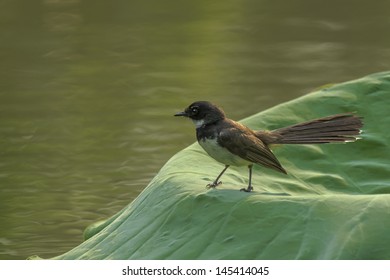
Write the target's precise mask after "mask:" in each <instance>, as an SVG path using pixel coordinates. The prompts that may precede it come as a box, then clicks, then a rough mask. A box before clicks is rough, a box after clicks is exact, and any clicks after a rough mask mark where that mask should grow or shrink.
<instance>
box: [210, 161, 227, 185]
mask: <svg viewBox="0 0 390 280" xmlns="http://www.w3.org/2000/svg"><path fill="white" fill-rule="evenodd" d="M228 167H229V165H225V168H224V169H223V170H222V172H221V173H219V175H218V177H217V179H215V180H214V182H212V183H210V184H207V186H206V188H208V189H210V188H215V187H216V186H218V185H220V184H222V182H221V181H218V180H219V178H221V176H222V175H223V173H225V171H226V169H228Z"/></svg>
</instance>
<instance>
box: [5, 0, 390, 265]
mask: <svg viewBox="0 0 390 280" xmlns="http://www.w3.org/2000/svg"><path fill="white" fill-rule="evenodd" d="M389 10H390V3H389V2H387V1H375V2H372V1H371V2H370V3H369V2H368V1H334V0H332V1H327V2H324V1H309V0H302V1H297V0H294V1H265V0H264V1H255V0H251V1H250V0H243V1H242V0H241V1H238V0H237V1H219V2H215V1H206V0H201V1H178V0H169V1H157V0H155V1H150V0H149V1H124V0H122V1H120V0H114V1H98V0H93V1H92V0H84V1H83V0H62V1H61V0H58V1H50V0H45V1H43V0H42V1H39V0H3V1H0V59H1V60H0V213H1V214H0V225H1V227H0V259H25V258H26V257H28V256H30V255H33V254H38V255H40V256H41V257H51V256H55V255H58V254H60V253H63V252H65V251H67V250H69V249H71V248H73V247H74V246H76V245H78V244H79V243H80V242H82V232H83V230H84V228H85V227H86V226H87V225H89V224H90V223H92V222H94V221H97V220H100V219H104V218H107V217H109V216H111V215H113V214H115V213H116V212H117V211H119V210H120V209H122V208H123V207H124V206H125V205H127V204H128V203H130V202H131V201H132V200H133V199H134V198H135V197H136V196H137V195H138V193H139V192H141V191H142V189H143V188H144V187H145V186H146V185H147V184H148V182H149V181H150V180H151V179H152V178H153V176H154V175H155V174H156V173H157V172H158V170H159V169H160V167H161V166H162V165H163V164H164V163H165V162H166V161H167V160H168V159H169V158H170V157H171V156H172V155H173V154H175V153H176V152H177V151H179V150H180V149H182V148H184V147H186V146H187V145H189V144H191V143H192V142H193V141H194V131H193V126H192V124H191V123H189V122H186V121H185V120H183V119H177V118H174V117H172V115H173V114H174V113H175V112H177V111H178V110H181V109H183V108H184V107H185V106H186V105H188V104H189V103H191V102H192V101H194V100H202V99H203V100H211V101H214V102H215V103H218V104H220V105H221V106H222V107H223V108H224V109H225V111H227V114H228V116H230V117H231V118H235V119H240V118H243V117H246V116H249V115H251V114H253V113H256V112H258V111H261V110H264V109H266V108H269V107H272V106H274V105H276V104H279V103H281V102H284V101H287V100H290V99H293V98H295V97H298V96H301V95H303V94H305V93H307V92H310V91H311V90H313V89H315V88H317V87H319V86H322V85H324V84H329V83H337V82H342V81H346V80H349V79H354V78H357V77H360V76H363V75H366V74H369V73H373V72H379V71H384V70H389V61H390V37H389V36H387V34H388V30H390V20H389V12H388V11H389ZM304 113H305V112H302V114H304Z"/></svg>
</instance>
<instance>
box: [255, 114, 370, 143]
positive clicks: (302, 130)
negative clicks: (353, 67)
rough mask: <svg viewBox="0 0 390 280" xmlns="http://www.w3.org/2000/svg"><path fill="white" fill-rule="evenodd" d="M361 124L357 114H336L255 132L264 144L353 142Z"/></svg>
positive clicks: (357, 137)
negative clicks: (267, 130)
mask: <svg viewBox="0 0 390 280" xmlns="http://www.w3.org/2000/svg"><path fill="white" fill-rule="evenodd" d="M362 126H363V122H362V119H361V118H360V117H358V116H355V115H353V114H337V115H332V116H328V117H324V118H319V119H315V120H311V121H308V122H303V123H299V124H296V125H292V126H288V127H283V128H279V129H276V130H272V131H269V132H264V131H258V132H257V133H256V134H257V136H258V137H259V138H260V139H262V140H263V141H264V142H266V144H322V143H332V142H354V141H356V140H357V139H359V134H360V132H361V128H362Z"/></svg>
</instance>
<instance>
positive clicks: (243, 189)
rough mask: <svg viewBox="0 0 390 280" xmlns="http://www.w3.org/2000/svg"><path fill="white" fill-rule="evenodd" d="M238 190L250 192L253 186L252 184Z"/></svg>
mask: <svg viewBox="0 0 390 280" xmlns="http://www.w3.org/2000/svg"><path fill="white" fill-rule="evenodd" d="M240 191H242V192H251V191H253V187H252V186H248V187H247V188H242V189H241V190H240Z"/></svg>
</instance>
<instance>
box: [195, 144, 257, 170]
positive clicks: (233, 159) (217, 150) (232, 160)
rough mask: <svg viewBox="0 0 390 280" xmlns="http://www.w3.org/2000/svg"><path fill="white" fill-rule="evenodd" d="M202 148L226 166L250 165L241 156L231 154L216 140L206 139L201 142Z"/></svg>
mask: <svg viewBox="0 0 390 280" xmlns="http://www.w3.org/2000/svg"><path fill="white" fill-rule="evenodd" d="M199 144H200V145H201V146H202V148H203V149H204V150H205V151H206V152H207V153H208V154H209V156H211V157H212V158H214V159H215V160H216V161H219V162H221V163H223V164H225V165H235V166H240V165H249V164H251V163H250V162H249V161H246V160H244V159H242V158H240V157H239V156H236V155H234V154H232V153H231V152H229V151H228V150H227V149H226V148H223V147H221V146H219V145H218V143H217V139H216V138H205V139H202V140H200V141H199Z"/></svg>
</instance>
